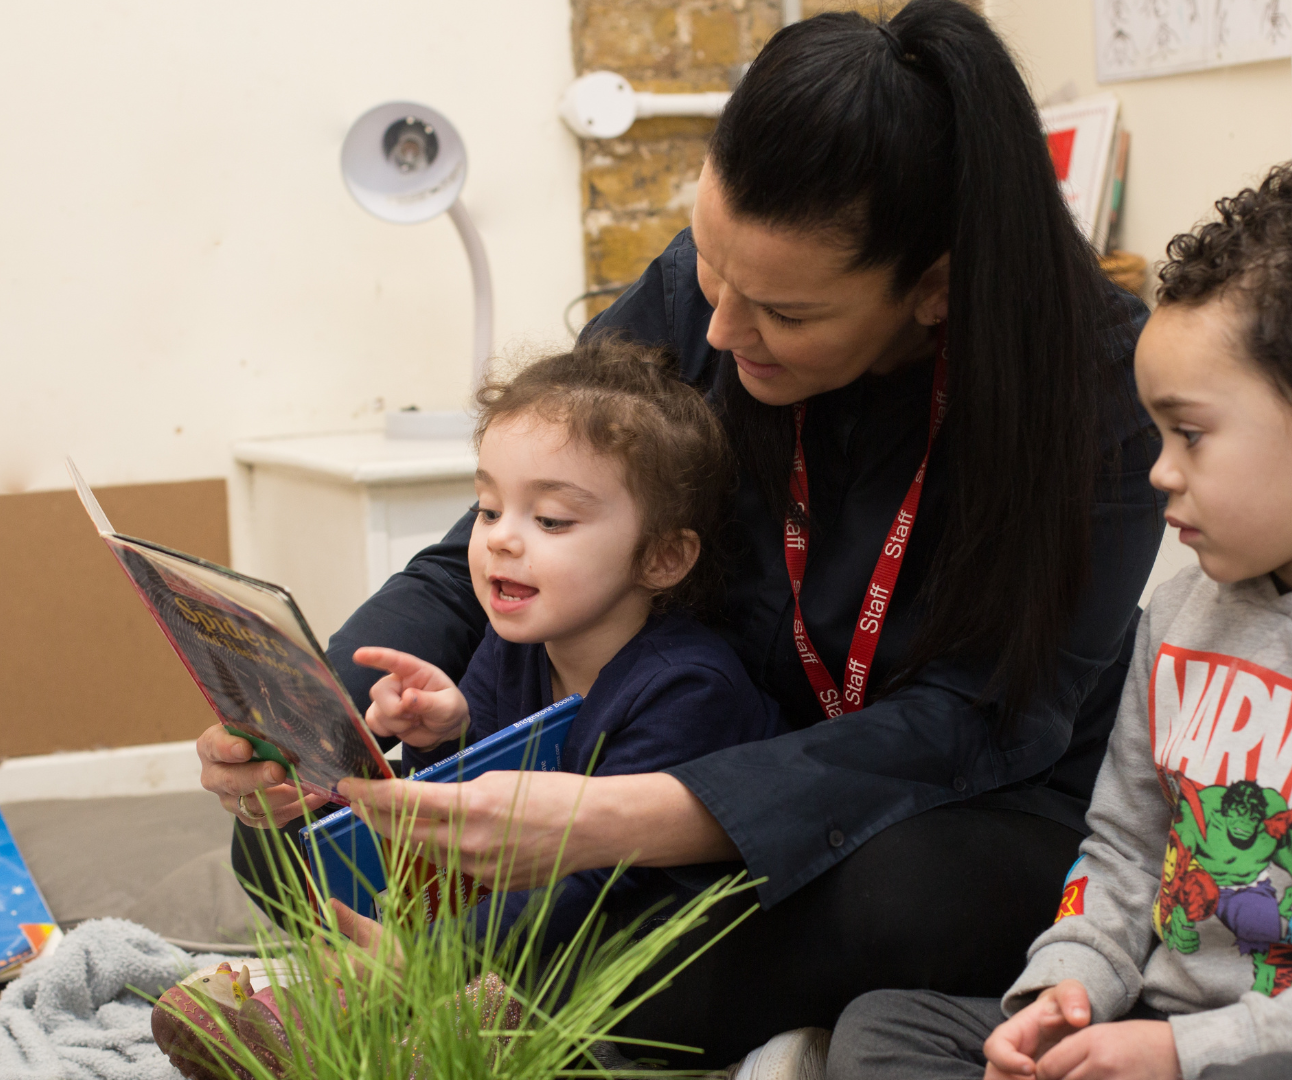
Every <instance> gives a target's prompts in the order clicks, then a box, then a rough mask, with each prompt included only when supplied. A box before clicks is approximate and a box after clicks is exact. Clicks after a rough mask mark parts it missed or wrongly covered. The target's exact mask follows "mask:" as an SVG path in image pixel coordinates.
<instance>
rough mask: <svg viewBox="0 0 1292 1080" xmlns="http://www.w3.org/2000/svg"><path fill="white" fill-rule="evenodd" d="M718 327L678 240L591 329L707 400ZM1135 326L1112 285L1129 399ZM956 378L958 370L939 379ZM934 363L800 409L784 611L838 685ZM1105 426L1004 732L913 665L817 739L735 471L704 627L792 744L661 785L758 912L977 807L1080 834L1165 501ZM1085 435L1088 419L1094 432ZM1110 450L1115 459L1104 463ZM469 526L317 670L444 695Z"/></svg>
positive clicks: (468, 632)
mask: <svg viewBox="0 0 1292 1080" xmlns="http://www.w3.org/2000/svg"><path fill="white" fill-rule="evenodd" d="M712 313H713V309H712V308H711V307H710V306H709V304H708V302H707V301H706V300H705V299H704V296H703V294H702V293H701V291H700V288H699V285H698V282H697V280H696V252H695V247H694V244H693V243H692V241H691V237H690V231H689V230H685V231H683V232H682V233H681V234H679V235H678V237H677V238H676V239H675V240H674V241H673V242H672V243H671V244H670V245H669V247H668V248H667V249H666V250H665V251H664V252H663V254H661V255H660V256H659V258H657V259H656V260H655V261H654V262H653V263H652V264H651V265H650V267H649V268H648V269H647V270H646V272H645V273H644V274H643V275H642V277H641V278H640V279H639V280H638V281H637V282H636V283H635V284H634V285H633V286H632V287H631V288H630V289H629V290H628V291H627V292H626V293H624V294H623V296H621V297H620V298H619V300H618V301H616V303H615V304H614V305H613V306H611V307H610V308H608V309H607V310H606V311H605V312H603V313H602V314H601V315H600V316H599V317H598V318H597V320H596V321H595V322H594V324H593V327H592V328H594V329H596V330H620V331H622V332H624V333H626V334H628V335H629V336H631V337H632V338H634V339H637V340H640V341H644V342H650V343H661V344H667V345H670V346H672V347H673V348H674V349H675V350H676V352H677V353H678V356H679V358H680V364H681V372H682V377H683V378H684V379H686V380H687V381H688V382H691V383H693V384H695V385H697V386H700V387H701V388H704V389H706V390H707V389H709V388H710V387H712V385H713V382H714V379H715V377H716V374H717V370H718V365H719V360H720V358H721V354H719V353H718V352H717V351H716V350H714V349H713V348H712V347H711V346H710V345H709V344H708V341H707V340H706V335H707V332H708V326H709V319H710V316H711V315H712ZM1146 318H1147V311H1146V309H1145V307H1144V305H1143V304H1142V303H1140V302H1139V301H1138V300H1136V299H1134V298H1133V297H1131V296H1130V295H1129V294H1127V293H1124V292H1121V291H1119V290H1116V289H1114V288H1113V287H1112V286H1111V285H1110V286H1109V293H1108V315H1107V328H1106V331H1105V334H1104V342H1105V356H1103V357H1099V358H1093V359H1094V360H1095V361H1097V362H1105V363H1109V364H1114V365H1117V366H1118V368H1119V370H1120V371H1122V372H1123V373H1124V377H1125V380H1126V386H1127V389H1128V390H1129V391H1130V394H1129V398H1130V399H1132V400H1133V398H1134V392H1133V391H1134V385H1133V380H1134V373H1133V368H1132V362H1133V357H1134V348H1135V342H1136V339H1137V338H1138V335H1139V331H1140V329H1141V328H1142V326H1143V324H1144V321H1145V319H1146ZM953 362H954V360H953ZM932 377H933V376H932V363H931V362H929V363H925V364H913V365H909V366H907V367H905V368H902V369H900V370H899V371H897V372H894V373H893V374H890V375H884V376H877V375H863V376H862V377H861V378H859V379H858V380H857V381H856V382H854V383H852V384H850V385H849V386H846V387H843V388H842V389H839V390H835V391H831V392H829V393H826V394H821V395H818V396H817V397H814V398H813V399H812V401H811V406H810V408H809V409H808V419H807V422H806V424H805V426H804V430H803V452H804V456H805V458H806V461H807V465H808V468H809V474H810V475H811V477H812V485H813V487H812V510H813V531H812V547H811V550H810V552H809V561H808V564H807V569H806V574H805V578H804V584H803V590H802V596H801V598H800V600H801V605H802V610H803V616H804V619H805V621H806V623H807V625H808V627H809V628H810V630H811V634H812V641H813V643H814V645H815V646H816V648H817V651H818V652H819V653H820V654H821V655H822V658H823V660H824V661H825V663H826V665H827V666H828V669H829V670H830V671H831V672H832V673H834V675H835V679H836V682H838V681H839V679H840V677H841V675H842V668H843V663H844V658H845V657H846V655H847V651H848V645H849V642H850V641H851V638H852V630H853V625H854V622H855V620H856V617H857V613H858V611H860V610H861V605H862V596H863V593H864V592H865V589H866V587H867V583H868V581H869V579H870V574H871V571H872V570H873V568H874V566H875V564H876V561H877V559H878V557H879V553H880V549H881V548H882V546H883V544H884V541H885V538H886V535H887V532H888V528H889V526H890V524H891V523H892V521H893V518H894V516H895V515H896V513H897V510H898V507H899V506H900V505H901V502H902V498H903V497H904V495H905V493H906V490H907V487H908V486H909V484H910V482H911V477H912V476H914V474H915V470H916V469H917V467H918V466H919V463H920V461H921V459H922V457H923V455H924V452H925V448H926V446H927V439H928V420H929V408H928V405H929V398H930V394H931V390H932ZM1110 415H1114V416H1123V419H1122V420H1121V421H1120V423H1119V426H1118V429H1117V432H1116V436H1115V438H1116V441H1117V443H1118V446H1117V447H1116V450H1117V451H1118V452H1117V453H1115V454H1112V453H1110V454H1109V455H1107V458H1108V461H1109V464H1108V465H1107V466H1106V467H1105V470H1104V471H1103V472H1102V473H1101V475H1100V476H1099V478H1098V484H1097V492H1096V501H1095V504H1094V505H1093V506H1092V508H1091V539H1092V568H1091V574H1090V579H1089V584H1088V586H1087V587H1086V589H1085V592H1084V594H1083V596H1082V598H1081V600H1080V603H1079V605H1078V609H1077V612H1076V615H1075V617H1074V619H1073V621H1072V625H1071V629H1070V631H1069V634H1068V637H1067V639H1066V641H1065V643H1064V645H1063V647H1062V648H1061V649H1060V652H1059V656H1058V663H1057V678H1056V680H1055V681H1054V687H1053V689H1052V690H1051V691H1049V692H1048V693H1044V694H1039V695H1037V696H1036V697H1035V698H1034V699H1033V701H1032V702H1031V703H1030V704H1029V706H1028V707H1027V708H1026V709H1025V710H1023V712H1022V713H1021V714H1020V715H1018V716H1017V717H1015V718H1014V720H1013V722H1012V724H1011V725H1010V726H1009V729H1008V732H1002V731H1001V730H1000V725H997V724H993V723H992V720H993V715H992V714H993V710H994V708H995V706H994V705H993V703H992V702H991V701H987V702H986V703H980V702H982V700H983V696H984V695H983V690H984V687H985V685H986V683H987V680H988V679H989V676H990V672H989V670H987V668H986V667H985V666H984V665H983V664H981V663H977V664H974V663H969V662H961V661H959V660H953V659H947V660H937V661H934V662H932V663H930V664H928V665H927V666H926V667H925V668H924V669H923V670H922V671H920V672H918V673H917V675H916V677H915V678H914V679H913V681H911V682H909V683H908V684H906V685H904V686H903V687H902V688H901V689H900V690H897V691H895V692H893V693H889V694H887V695H886V696H882V697H879V698H878V699H877V700H874V701H873V702H871V703H869V704H868V705H867V707H865V708H864V709H862V710H861V711H859V712H856V713H848V714H845V715H843V716H841V717H838V718H836V719H834V720H830V721H827V720H824V719H823V718H822V714H821V709H820V706H819V705H818V703H817V701H816V699H815V697H814V695H813V693H812V689H811V686H810V684H809V683H808V680H807V676H806V675H805V674H804V671H803V667H802V664H801V663H800V662H799V659H798V654H797V651H796V649H795V646H794V638H793V632H792V622H793V617H794V604H793V597H792V595H791V591H790V582H789V577H788V574H787V572H786V569H785V559H784V547H783V532H782V528H783V523H782V522H781V521H780V520H779V519H778V518H777V517H776V516H775V515H773V514H772V512H771V511H770V510H769V509H768V507H767V504H766V502H765V501H764V500H763V499H762V498H761V496H760V495H759V493H758V491H757V489H756V487H755V485H754V483H753V481H752V479H751V478H750V477H749V476H748V475H746V474H744V473H743V472H742V475H741V484H740V488H739V491H738V493H737V501H736V507H735V517H736V526H737V528H738V531H739V534H740V541H741V542H740V544H739V547H738V554H736V555H735V556H734V557H733V559H732V560H731V561H730V563H729V566H728V569H729V575H728V579H729V583H728V593H727V600H726V608H725V615H726V618H725V619H724V620H723V623H722V625H721V627H720V629H721V632H722V633H723V635H724V636H725V637H726V638H727V639H728V641H730V642H731V644H732V645H733V646H734V647H735V649H736V651H737V653H738V654H739V655H740V658H741V660H742V661H743V662H744V665H745V667H746V669H747V670H748V671H749V673H750V675H751V676H752V678H753V679H754V681H755V682H756V683H758V684H759V685H760V686H762V687H763V688H765V689H766V690H767V691H768V692H769V693H770V694H771V695H772V697H774V698H775V699H776V701H777V702H778V703H779V705H780V707H781V713H782V716H783V717H784V719H785V720H786V721H787V722H788V723H789V725H790V726H791V727H793V728H795V729H796V730H793V731H790V732H789V733H787V734H785V735H782V736H780V737H778V738H775V739H772V740H769V741H765V742H755V743H747V744H743V745H740V746H734V747H729V748H727V749H724V750H719V751H716V752H714V753H711V754H707V755H705V756H704V757H700V758H698V759H696V760H693V761H690V762H687V763H685V764H680V765H674V766H670V767H668V768H667V770H666V771H668V772H669V773H671V774H672V775H674V776H676V777H677V778H678V779H679V780H681V781H682V783H684V784H685V785H686V786H687V787H688V788H689V789H690V790H691V791H692V792H694V793H695V795H696V796H697V797H698V798H699V799H700V800H701V801H702V802H703V803H704V805H705V806H706V807H707V808H708V809H709V811H710V812H711V813H713V815H714V816H715V817H716V818H717V820H718V821H719V823H720V824H721V825H722V827H723V829H724V830H725V831H726V833H727V834H728V835H729V836H730V837H731V839H732V840H733V841H734V843H735V844H736V846H737V847H738V848H739V850H740V854H741V856H742V858H743V859H744V862H745V864H746V866H747V867H748V869H749V871H750V874H751V876H752V877H754V878H760V877H766V879H767V880H766V881H765V882H764V883H763V884H762V885H760V886H759V897H760V899H761V901H762V902H763V904H764V906H771V905H773V904H775V903H776V902H778V901H780V900H782V899H784V898H785V897H786V896H788V895H789V894H791V893H792V892H794V891H795V890H796V889H798V888H800V887H801V886H803V885H804V884H806V883H807V882H808V881H811V880H812V879H813V878H814V877H816V876H817V875H819V874H821V873H823V872H824V871H825V870H827V869H829V868H830V867H831V866H833V865H834V864H835V863H836V862H838V861H839V860H840V859H842V858H844V857H845V856H846V855H848V854H849V853H850V852H852V851H853V850H855V849H856V848H857V847H858V846H859V845H861V844H863V843H864V842H865V841H866V840H867V839H869V838H870V837H871V836H873V835H874V834H875V833H877V832H879V831H880V830H881V829H884V828H886V827H887V826H889V825H892V824H895V823H896V822H898V821H901V820H904V819H906V818H909V817H912V816H914V815H916V814H918V813H921V812H922V811H924V810H928V809H931V808H933V807H935V806H940V805H944V804H948V803H955V802H963V801H967V800H974V801H975V802H976V803H979V804H983V803H985V804H987V805H994V806H1004V807H1013V808H1016V809H1019V810H1024V811H1027V812H1031V813H1035V814H1040V815H1042V816H1045V817H1049V818H1052V819H1054V820H1057V821H1061V822H1063V823H1065V824H1068V825H1070V826H1071V827H1072V828H1074V829H1081V830H1084V813H1085V809H1086V807H1087V805H1088V803H1089V797H1090V790H1091V788H1092V786H1093V783H1094V777H1095V773H1096V772H1097V770H1098V767H1099V763H1100V761H1101V760H1102V757H1103V751H1104V748H1105V746H1106V743H1107V738H1108V733H1109V731H1110V730H1111V728H1112V722H1113V718H1114V716H1115V713H1116V707H1117V701H1118V697H1119V695H1120V691H1121V684H1122V681H1123V679H1124V677H1125V670H1126V663H1127V661H1128V659H1129V651H1130V647H1131V644H1132V642H1133V638H1134V629H1135V623H1136V621H1137V616H1138V599H1139V595H1140V592H1141V591H1142V589H1143V586H1144V582H1145V581H1146V580H1147V577H1148V574H1149V571H1150V570H1151V568H1152V565H1153V560H1154V558H1155V556H1156V553H1157V549H1158V545H1159V543H1160V541H1161V535H1162V501H1161V498H1160V497H1159V496H1156V495H1155V494H1154V492H1153V490H1152V488H1151V487H1150V485H1149V482H1148V470H1149V468H1150V466H1151V464H1152V457H1153V454H1154V452H1155V443H1154V442H1153V440H1152V438H1151V435H1150V433H1151V431H1152V428H1151V424H1150V422H1149V420H1148V417H1147V415H1146V414H1145V413H1144V412H1143V410H1142V409H1140V408H1139V407H1138V406H1137V405H1136V406H1130V407H1125V408H1122V407H1120V405H1119V406H1118V407H1116V408H1110ZM1095 419H1096V418H1093V417H1092V423H1093V422H1095ZM946 449H947V447H946V443H945V441H939V442H938V443H937V444H936V445H935V447H934V451H933V454H932V457H931V459H930V462H929V469H928V474H927V477H926V479H925V485H924V494H923V497H922V499H921V503H920V510H919V515H918V518H917V520H916V523H915V526H914V529H913V532H912V535H911V538H910V542H909V546H908V549H907V554H906V558H905V561H904V563H903V566H902V572H901V576H900V577H899V579H898V582H897V586H896V589H895V591H894V593H893V596H892V600H891V603H890V606H889V609H888V616H887V620H886V622H885V624H884V629H883V633H882V635H881V637H880V640H879V645H878V648H877V650H876V654H875V658H874V663H873V667H872V670H871V676H870V685H871V686H872V687H880V686H883V684H884V682H885V680H886V678H887V677H888V676H889V675H890V674H891V673H893V672H894V671H895V670H896V669H897V668H898V667H899V666H900V664H901V661H902V659H903V657H904V656H905V655H906V653H907V651H908V649H909V647H910V645H911V643H912V641H913V639H914V636H915V634H916V631H917V630H918V628H919V624H920V614H921V613H920V609H919V606H918V604H917V602H916V596H917V594H918V592H919V590H920V586H921V584H922V582H923V580H924V579H925V577H926V575H927V573H928V570H929V568H930V566H931V564H932V561H933V556H934V553H935V551H936V549H937V545H938V541H939V539H940V538H941V536H942V534H943V531H944V529H945V526H946V521H947V506H948V500H947V495H948V490H947V486H948V483H949V480H948V470H947V462H946V458H945V454H946ZM1108 449H1109V450H1112V449H1114V448H1113V447H1111V446H1110V447H1109V448H1108ZM471 524H472V515H470V514H468V515H467V516H466V517H464V518H463V519H462V521H460V522H459V523H458V525H457V526H455V527H454V528H453V529H452V530H451V531H450V532H449V534H448V535H447V536H446V537H445V538H444V540H443V541H442V542H441V543H439V544H437V545H435V546H433V547H430V548H427V549H426V550H425V551H423V552H421V553H419V554H418V555H417V556H416V557H414V559H413V560H412V562H410V563H409V565H408V567H407V568H406V569H405V570H404V571H403V572H402V573H400V574H396V575H395V576H394V577H393V578H391V579H390V581H389V582H387V583H386V585H385V586H383V587H382V589H380V590H379V591H378V592H377V593H376V594H375V595H374V596H373V597H372V598H371V599H369V600H368V601H367V602H366V603H365V604H364V605H363V606H362V607H361V608H360V609H359V610H358V611H357V612H356V613H355V614H354V616H352V617H351V619H350V620H349V621H348V622H347V623H346V624H345V626H343V627H342V628H341V630H340V631H338V632H337V634H336V635H335V636H334V637H333V639H332V642H331V647H330V649H329V654H330V656H331V658H332V660H333V663H335V664H336V666H337V668H338V670H339V671H340V672H341V675H342V678H343V679H344V681H345V683H346V685H347V687H348V689H349V690H350V691H351V693H352V694H354V695H355V697H356V700H366V698H367V690H368V688H369V687H370V686H371V684H372V683H373V681H375V679H376V677H377V673H375V672H371V671H368V670H366V669H362V668H358V667H356V666H355V665H354V664H353V663H352V662H351V661H350V659H349V656H350V653H352V652H353V651H354V649H355V648H357V647H358V646H360V645H385V646H387V647H390V648H396V649H402V650H404V651H407V652H411V653H414V654H415V655H418V656H422V657H425V658H426V659H428V660H431V661H432V662H434V663H436V664H438V665H439V666H441V667H442V668H444V669H445V671H447V672H448V673H449V674H450V676H452V677H454V678H457V677H460V675H461V673H462V672H463V671H464V670H465V668H466V665H467V661H468V659H469V658H470V655H471V652H472V650H473V649H474V648H475V646H476V645H477V644H478V643H479V641H480V640H481V637H482V635H483V633H484V626H485V621H486V620H485V615H484V612H483V610H482V609H481V608H480V606H479V605H478V604H477V603H476V600H475V597H474V594H473V592H472V589H471V581H470V576H469V573H468V570H467V561H466V550H467V541H468V538H469V536H470V531H471Z"/></svg>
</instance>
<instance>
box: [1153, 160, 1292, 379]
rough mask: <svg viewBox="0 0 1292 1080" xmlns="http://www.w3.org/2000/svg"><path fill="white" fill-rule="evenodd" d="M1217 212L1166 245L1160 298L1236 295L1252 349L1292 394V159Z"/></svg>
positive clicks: (1184, 300) (1180, 300)
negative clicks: (1215, 215)
mask: <svg viewBox="0 0 1292 1080" xmlns="http://www.w3.org/2000/svg"><path fill="white" fill-rule="evenodd" d="M1216 211H1217V213H1218V214H1219V220H1216V221H1209V222H1206V223H1205V224H1202V225H1199V226H1198V227H1197V228H1195V229H1194V230H1193V231H1192V232H1187V233H1181V234H1180V235H1178V236H1176V237H1175V238H1173V239H1172V240H1171V242H1170V243H1169V244H1167V246H1166V254H1167V258H1166V261H1165V262H1164V263H1163V264H1162V265H1161V266H1160V267H1159V269H1158V273H1159V275H1160V277H1161V282H1162V283H1161V285H1160V286H1159V288H1158V291H1157V298H1158V302H1159V303H1162V304H1201V303H1204V302H1206V301H1209V300H1217V299H1222V298H1223V299H1232V300H1233V301H1234V302H1235V303H1236V304H1237V306H1238V310H1239V311H1241V312H1242V313H1243V315H1244V317H1245V325H1244V326H1243V345H1244V346H1245V348H1246V351H1247V353H1248V355H1249V356H1250V357H1251V358H1252V360H1253V361H1255V362H1256V364H1257V365H1258V366H1259V367H1260V368H1261V369H1262V370H1263V371H1264V372H1265V373H1266V375H1267V376H1268V377H1269V378H1270V380H1271V381H1272V382H1273V384H1274V385H1275V387H1277V389H1278V390H1279V392H1280V393H1281V394H1282V395H1283V396H1284V398H1286V399H1287V400H1289V401H1292V163H1284V164H1282V165H1276V166H1275V167H1274V168H1273V169H1271V170H1270V172H1269V175H1268V176H1266V177H1265V179H1264V180H1263V181H1262V182H1261V185H1260V187H1257V188H1244V189H1243V190H1242V191H1240V192H1239V193H1238V194H1237V195H1233V196H1230V197H1228V198H1224V199H1221V200H1219V201H1218V202H1217V203H1216Z"/></svg>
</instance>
